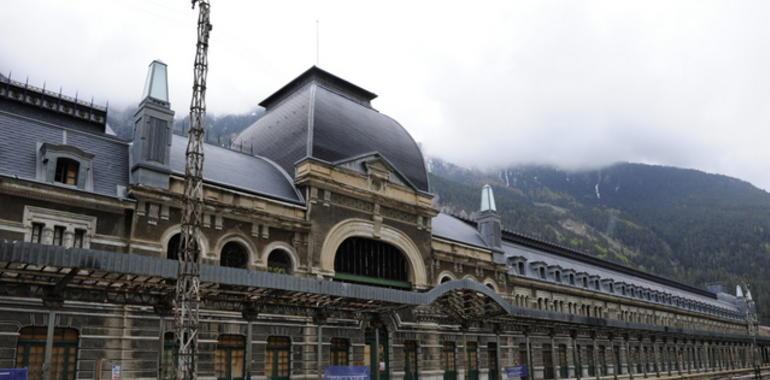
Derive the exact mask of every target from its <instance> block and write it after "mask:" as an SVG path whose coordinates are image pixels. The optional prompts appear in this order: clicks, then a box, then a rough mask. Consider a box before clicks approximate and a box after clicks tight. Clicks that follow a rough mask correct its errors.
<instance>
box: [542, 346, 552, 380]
mask: <svg viewBox="0 0 770 380" xmlns="http://www.w3.org/2000/svg"><path fill="white" fill-rule="evenodd" d="M542 353H543V379H553V378H554V372H553V352H552V351H551V345H550V344H544V345H543V351H542Z"/></svg>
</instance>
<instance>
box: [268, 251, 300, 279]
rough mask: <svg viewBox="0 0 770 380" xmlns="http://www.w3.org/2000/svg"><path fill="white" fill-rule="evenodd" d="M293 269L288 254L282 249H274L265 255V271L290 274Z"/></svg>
mask: <svg viewBox="0 0 770 380" xmlns="http://www.w3.org/2000/svg"><path fill="white" fill-rule="evenodd" d="M293 267H294V266H293V265H292V261H291V256H290V254H289V252H286V251H285V250H283V249H280V248H277V249H274V250H272V251H270V254H269V255H267V270H268V271H269V272H273V273H284V274H291V273H292V268H293Z"/></svg>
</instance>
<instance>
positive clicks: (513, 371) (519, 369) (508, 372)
mask: <svg viewBox="0 0 770 380" xmlns="http://www.w3.org/2000/svg"><path fill="white" fill-rule="evenodd" d="M505 376H506V377H507V378H508V379H513V378H516V377H525V376H529V371H527V366H526V365H517V366H513V367H505Z"/></svg>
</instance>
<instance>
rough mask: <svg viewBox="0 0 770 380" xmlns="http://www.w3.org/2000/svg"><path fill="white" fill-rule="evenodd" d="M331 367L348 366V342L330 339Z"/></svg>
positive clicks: (340, 339)
mask: <svg viewBox="0 0 770 380" xmlns="http://www.w3.org/2000/svg"><path fill="white" fill-rule="evenodd" d="M331 350H332V359H331V360H332V363H331V364H332V365H350V360H349V357H348V352H349V350H350V341H349V340H347V339H342V338H332V348H331Z"/></svg>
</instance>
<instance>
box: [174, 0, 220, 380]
mask: <svg viewBox="0 0 770 380" xmlns="http://www.w3.org/2000/svg"><path fill="white" fill-rule="evenodd" d="M196 3H197V4H198V10H199V13H198V42H197V44H196V52H195V68H194V72H195V77H194V82H193V94H192V101H191V102H190V130H189V132H188V133H189V138H188V142H187V153H186V157H187V165H186V166H185V185H184V196H183V197H184V198H183V201H184V209H183V211H182V237H181V241H180V244H179V247H180V251H179V270H178V274H177V282H176V298H175V302H174V316H175V322H176V339H177V342H178V350H179V353H178V355H179V356H178V359H177V366H176V378H177V379H178V380H195V379H197V378H198V362H197V359H198V322H199V311H200V256H201V252H200V246H199V245H198V236H199V234H200V228H201V221H202V213H203V137H204V132H205V128H204V127H205V126H204V124H205V122H206V73H207V72H208V56H207V54H208V48H209V32H210V31H211V23H210V22H209V1H208V0H192V6H193V9H194V8H195V4H196Z"/></svg>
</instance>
